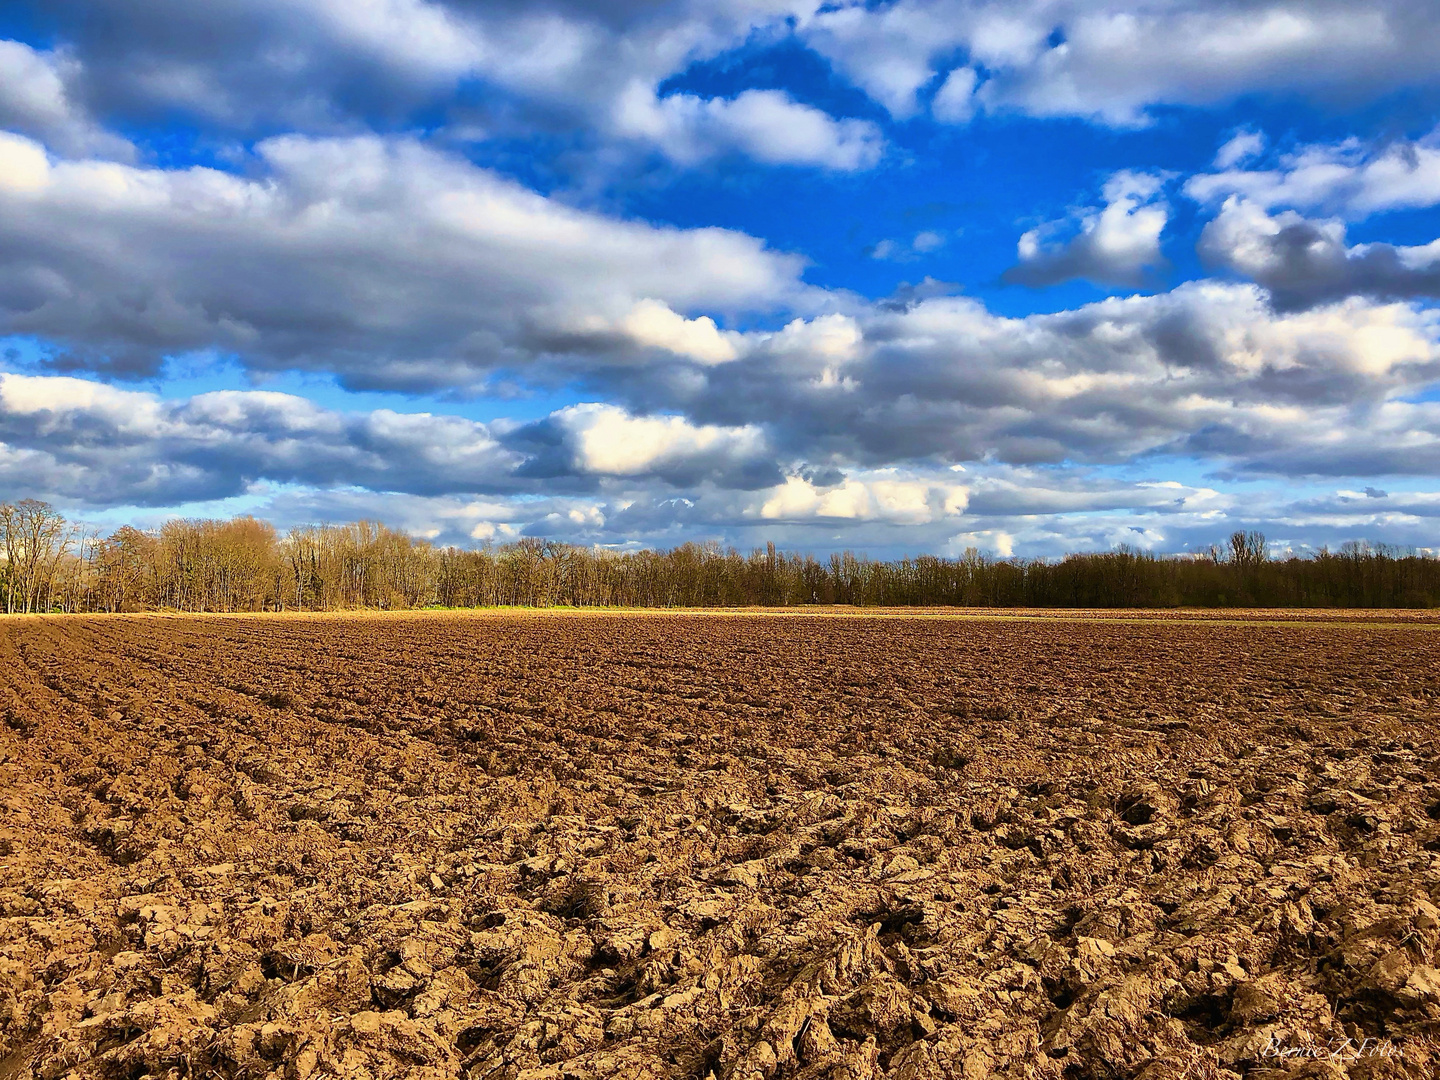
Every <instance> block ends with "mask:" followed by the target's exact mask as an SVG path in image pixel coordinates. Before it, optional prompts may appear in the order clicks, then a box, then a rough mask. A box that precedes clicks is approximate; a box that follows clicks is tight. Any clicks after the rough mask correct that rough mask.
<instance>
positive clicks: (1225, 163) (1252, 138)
mask: <svg viewBox="0 0 1440 1080" xmlns="http://www.w3.org/2000/svg"><path fill="white" fill-rule="evenodd" d="M1264 150H1265V136H1264V135H1262V134H1261V133H1260V132H1258V131H1238V132H1236V133H1235V134H1234V135H1232V136H1231V137H1230V138H1229V139H1228V140H1226V142H1225V144H1224V145H1223V146H1221V147H1220V149H1219V150H1217V151H1216V152H1215V168H1217V169H1229V168H1231V167H1233V166H1235V165H1238V164H1240V163H1241V162H1242V161H1249V160H1250V159H1251V158H1253V157H1256V156H1258V155H1259V154H1261V153H1263V152H1264Z"/></svg>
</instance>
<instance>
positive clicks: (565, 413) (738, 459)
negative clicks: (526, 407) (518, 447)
mask: <svg viewBox="0 0 1440 1080" xmlns="http://www.w3.org/2000/svg"><path fill="white" fill-rule="evenodd" d="M547 424H548V425H549V426H550V427H552V428H553V429H555V430H558V431H559V432H560V433H561V438H562V441H563V445H564V447H565V449H566V451H567V452H568V453H569V455H570V465H571V467H572V468H573V469H574V470H575V471H576V472H579V473H582V474H589V475H605V476H655V477H660V478H663V479H665V480H667V481H668V482H670V483H673V484H695V483H698V482H700V481H701V480H704V479H712V480H716V481H718V482H721V483H725V484H727V485H728V486H731V487H742V488H743V487H755V486H759V485H760V484H763V483H765V482H769V481H773V479H774V477H775V475H776V473H777V467H776V465H775V461H774V457H773V454H772V452H771V450H770V448H769V446H768V440H767V439H766V437H765V434H764V432H763V431H761V430H760V428H758V427H756V426H755V425H753V424H745V425H740V426H732V427H725V426H719V425H715V424H698V425H697V424H693V423H691V422H690V421H689V420H687V419H685V418H684V417H682V416H634V415H631V414H630V413H628V412H626V411H625V410H624V409H622V408H619V407H618V406H615V405H606V404H599V403H591V404H584V405H571V406H568V407H566V408H564V409H561V410H559V411H558V412H556V413H555V414H554V415H553V416H552V417H551V418H550V419H549V420H548V421H547Z"/></svg>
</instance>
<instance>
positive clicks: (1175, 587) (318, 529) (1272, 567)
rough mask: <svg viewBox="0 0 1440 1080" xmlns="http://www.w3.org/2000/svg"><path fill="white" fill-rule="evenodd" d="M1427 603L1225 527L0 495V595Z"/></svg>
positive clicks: (1388, 553) (1409, 560) (1142, 604)
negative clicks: (240, 507)
mask: <svg viewBox="0 0 1440 1080" xmlns="http://www.w3.org/2000/svg"><path fill="white" fill-rule="evenodd" d="M810 604H848V605H855V606H895V607H901V606H916V607H939V606H956V607H1084V608H1092V607H1132V608H1166V607H1337V608H1352V607H1372V608H1387V607H1400V608H1427V607H1435V606H1440V560H1437V559H1434V558H1429V557H1425V556H1420V555H1416V554H1413V553H1406V552H1401V551H1395V550H1391V549H1387V548H1383V547H1375V546H1370V545H1363V544H1349V545H1346V546H1345V547H1344V548H1342V549H1341V550H1339V551H1333V552H1331V551H1322V552H1320V553H1319V554H1317V555H1314V556H1311V557H1307V558H1293V557H1292V558H1284V559H1272V558H1269V557H1268V555H1267V552H1266V545H1265V538H1264V537H1263V536H1261V535H1260V534H1259V533H1254V532H1237V533H1235V534H1234V535H1232V536H1231V537H1230V539H1229V541H1228V542H1227V543H1226V544H1224V545H1223V546H1220V545H1217V546H1215V547H1213V548H1211V549H1210V550H1209V551H1207V552H1204V553H1202V554H1199V555H1153V554H1150V553H1149V552H1144V551H1138V550H1134V549H1129V548H1124V549H1119V550H1115V551H1106V552H1098V553H1091V554H1076V555H1068V556H1066V557H1065V558H1063V559H1058V560H1042V559H995V558H991V557H988V556H986V555H984V554H981V553H980V552H977V551H973V550H972V551H967V552H966V553H965V554H964V555H963V556H961V557H960V558H954V559H946V558H939V557H936V556H931V555H921V556H917V557H915V558H907V559H895V560H889V561H880V560H874V559H867V558H864V557H860V556H857V555H853V554H850V553H846V554H843V555H831V556H830V557H829V558H828V559H824V560H819V559H816V558H814V557H812V556H809V555H803V554H795V553H791V552H782V551H777V550H776V549H775V546H774V545H773V544H772V545H769V546H767V547H766V548H765V549H764V550H757V551H752V552H750V553H749V554H741V553H740V552H737V551H735V550H733V549H731V550H722V549H721V548H720V547H719V546H718V545H716V544H685V545H682V546H680V547H677V548H672V549H670V550H668V551H649V550H645V551H630V552H616V551H610V550H606V549H603V548H586V547H576V546H574V545H570V544H561V543H555V542H552V541H548V540H538V539H524V540H521V541H519V542H518V543H514V544H506V545H503V546H487V547H484V548H481V549H478V550H473V549H465V548H456V547H436V546H434V545H432V544H429V543H427V542H426V541H424V540H419V539H416V538H414V537H412V536H408V535H406V534H404V533H401V532H396V531H394V530H392V529H388V528H386V527H385V526H383V525H378V524H375V523H373V522H367V521H361V522H354V523H352V524H348V525H316V526H307V527H304V528H297V529H291V530H290V531H289V532H287V533H285V534H284V535H283V536H282V535H280V534H279V533H278V532H277V531H276V530H275V528H274V527H273V526H272V525H270V524H268V523H267V522H264V521H259V520H257V519H255V518H253V517H239V518H235V519H233V520H229V521H215V520H179V519H177V520H172V521H170V522H167V523H166V524H165V525H164V526H162V527H161V528H160V529H158V530H155V531H152V532H143V531H141V530H139V529H133V528H129V527H126V528H122V529H119V530H118V531H116V532H114V533H112V534H110V535H108V536H102V535H100V534H99V533H98V532H96V531H94V530H87V529H86V528H84V527H83V526H79V525H76V524H74V523H71V522H69V521H67V520H66V519H65V518H64V517H63V516H61V515H60V514H59V513H57V512H56V511H55V510H54V509H53V508H52V507H50V506H49V505H48V504H46V503H42V502H37V501H35V500H31V499H27V500H24V501H23V502H19V503H14V504H10V503H0V609H3V610H4V611H5V612H6V613H12V614H13V613H33V612H51V611H62V612H85V611H108V612H116V611H144V610H167V609H168V610H176V611H281V610H305V611H330V610H341V609H346V608H381V609H402V608H425V607H454V608H466V607H490V606H499V605H517V606H524V607H556V606H577V607H660V608H663V607H745V606H751V605H763V606H779V607H787V606H798V605H810Z"/></svg>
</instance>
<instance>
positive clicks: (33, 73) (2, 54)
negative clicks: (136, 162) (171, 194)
mask: <svg viewBox="0 0 1440 1080" xmlns="http://www.w3.org/2000/svg"><path fill="white" fill-rule="evenodd" d="M79 73H80V64H79V62H78V61H77V60H75V59H74V58H73V57H71V56H67V55H65V54H64V53H56V52H40V51H39V50H37V49H33V48H31V47H30V46H29V45H26V44H25V43H23V42H20V41H6V40H0V128H5V129H8V130H10V131H15V132H20V133H23V134H26V135H31V136H33V137H35V138H38V139H43V140H44V141H45V142H46V143H48V144H49V145H50V146H53V147H54V148H55V149H56V150H58V151H59V152H61V153H65V154H76V155H90V154H97V155H101V156H109V157H119V158H124V159H129V158H130V157H132V156H133V154H134V147H132V146H131V145H130V143H129V142H127V141H126V140H125V139H122V138H121V137H120V136H118V135H114V134H112V133H110V132H107V131H106V130H105V129H104V128H102V127H101V126H100V125H99V124H97V123H96V122H95V121H94V120H93V119H92V118H91V117H90V116H89V115H88V114H87V112H86V111H85V110H84V108H82V107H81V106H80V105H78V104H77V103H76V101H75V99H74V95H73V93H72V92H71V89H70V85H69V84H70V83H72V82H73V81H74V80H75V79H76V77H77V76H78V75H79Z"/></svg>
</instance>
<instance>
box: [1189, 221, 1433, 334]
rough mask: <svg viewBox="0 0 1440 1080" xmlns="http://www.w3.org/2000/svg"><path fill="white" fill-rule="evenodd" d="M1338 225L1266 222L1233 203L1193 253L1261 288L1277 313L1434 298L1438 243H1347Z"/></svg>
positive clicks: (1328, 222)
mask: <svg viewBox="0 0 1440 1080" xmlns="http://www.w3.org/2000/svg"><path fill="white" fill-rule="evenodd" d="M1345 234H1346V228H1345V223H1344V222H1343V221H1341V220H1339V219H1335V218H1332V219H1329V220H1325V221H1311V220H1309V219H1307V218H1304V217H1302V216H1301V215H1299V214H1297V213H1296V212H1295V211H1293V210H1285V211H1283V212H1281V213H1280V214H1278V215H1274V216H1272V215H1270V214H1268V213H1266V211H1265V210H1264V209H1262V208H1261V207H1259V206H1257V205H1256V204H1254V203H1252V202H1249V201H1247V200H1245V199H1241V198H1239V197H1237V196H1231V197H1230V198H1229V199H1227V200H1225V205H1224V206H1223V207H1222V208H1221V211H1220V213H1219V214H1218V215H1217V216H1216V217H1215V219H1214V220H1212V221H1211V222H1210V223H1209V224H1207V225H1206V226H1205V230H1204V232H1203V233H1202V234H1201V237H1200V245H1199V250H1200V253H1201V255H1202V256H1203V257H1205V258H1206V259H1207V260H1209V261H1210V262H1211V263H1213V264H1217V265H1220V266H1224V267H1225V268H1226V269H1229V270H1232V271H1234V272H1236V273H1239V274H1243V275H1245V276H1246V277H1249V278H1251V279H1253V280H1254V281H1257V282H1259V283H1260V284H1261V285H1263V286H1264V287H1265V288H1266V289H1267V290H1268V291H1269V292H1270V296H1271V298H1272V300H1273V301H1274V303H1275V305H1276V307H1278V308H1280V309H1282V310H1294V309H1298V308H1305V307H1311V306H1313V305H1315V304H1320V303H1325V302H1329V301H1336V300H1341V299H1344V298H1346V297H1353V296H1367V297H1372V298H1378V299H1386V300H1396V299H1400V300H1405V299H1412V298H1417V297H1440V240H1437V241H1433V242H1432V243H1429V244H1423V245H1417V246H1413V247H1404V246H1396V245H1392V244H1355V245H1353V246H1351V245H1348V244H1347V243H1346V235H1345Z"/></svg>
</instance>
